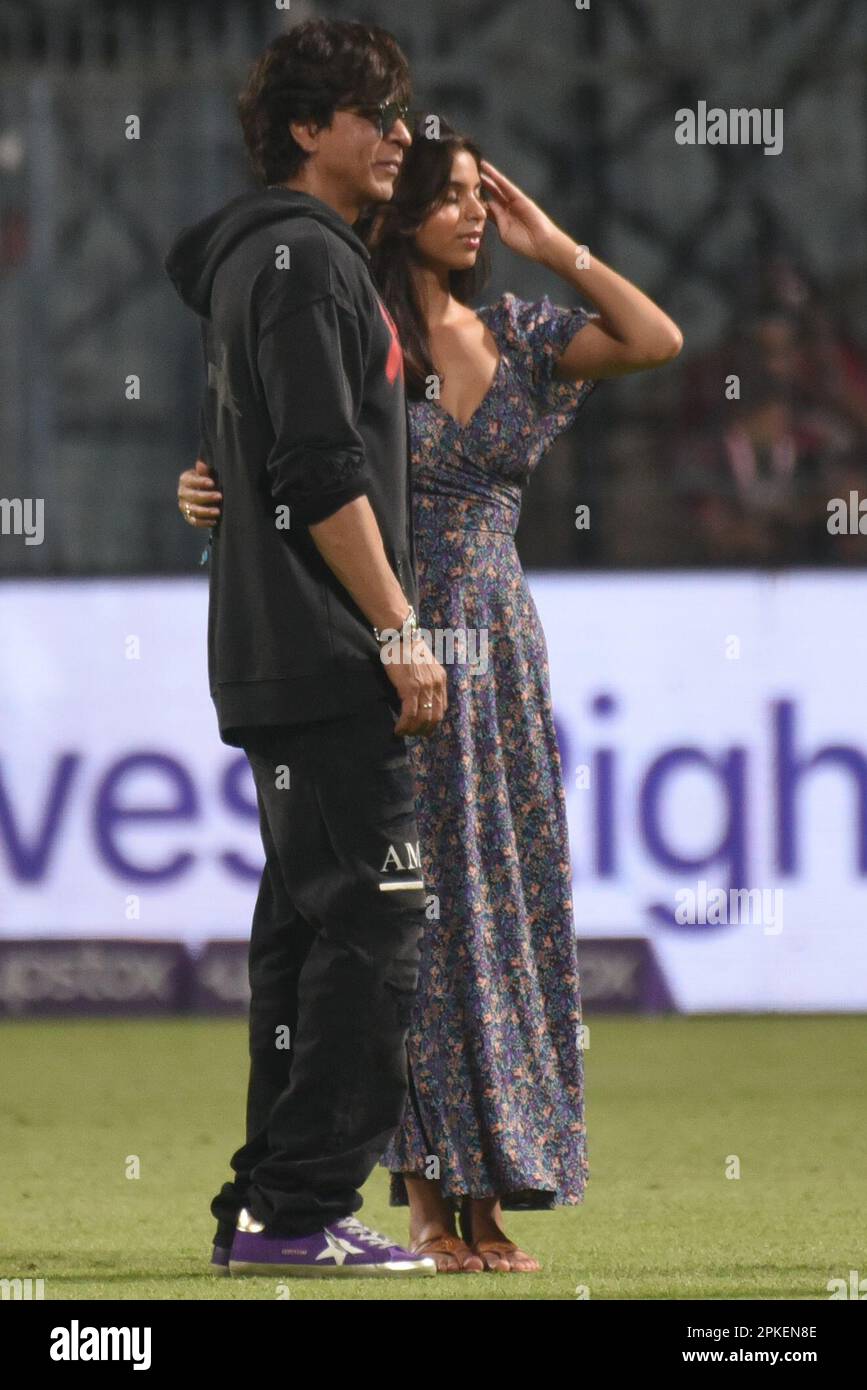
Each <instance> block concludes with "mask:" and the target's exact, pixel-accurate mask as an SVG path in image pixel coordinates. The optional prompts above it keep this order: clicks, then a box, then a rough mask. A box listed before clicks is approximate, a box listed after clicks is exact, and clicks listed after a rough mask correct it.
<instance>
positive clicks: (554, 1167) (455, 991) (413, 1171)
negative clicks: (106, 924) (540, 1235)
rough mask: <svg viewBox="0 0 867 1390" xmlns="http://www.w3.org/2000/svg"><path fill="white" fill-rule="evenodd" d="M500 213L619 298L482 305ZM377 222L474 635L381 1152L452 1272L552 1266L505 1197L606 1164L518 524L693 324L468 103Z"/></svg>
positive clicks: (581, 1183) (432, 571)
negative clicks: (527, 172)
mask: <svg viewBox="0 0 867 1390" xmlns="http://www.w3.org/2000/svg"><path fill="white" fill-rule="evenodd" d="M489 215H490V216H491V217H492V218H493V220H494V222H495V224H496V227H497V230H498V232H499V236H500V239H501V241H502V242H503V243H504V244H505V245H506V246H507V247H509V248H510V249H511V250H513V251H515V252H517V253H519V254H521V255H524V256H526V257H527V258H529V259H531V260H535V261H537V262H540V263H543V264H544V265H546V266H547V267H548V268H549V269H550V270H551V271H552V272H554V273H555V274H559V275H560V276H561V277H562V279H563V280H564V282H565V283H566V284H569V285H571V286H572V287H574V288H576V289H580V290H581V292H582V293H583V294H584V295H585V296H586V298H588V299H589V300H591V301H592V302H593V303H594V305H595V307H596V308H597V310H598V313H597V314H596V315H595V316H591V315H589V314H588V313H587V312H586V311H585V310H583V309H580V308H572V309H565V308H559V307H557V306H556V305H554V304H552V302H551V300H550V299H549V297H548V296H547V295H545V296H543V298H542V299H541V300H540V301H538V302H535V303H528V302H526V301H524V300H521V299H519V298H517V297H516V296H515V295H513V294H509V293H507V294H504V295H503V296H502V297H501V298H500V299H499V300H497V302H496V303H494V304H490V305H486V306H485V307H483V308H481V309H479V310H478V311H477V312H473V311H472V310H471V309H469V308H468V307H467V304H468V301H469V300H470V299H471V298H473V297H475V296H476V295H477V294H478V292H479V290H480V288H481V284H482V280H483V275H484V262H483V259H481V258H480V250H481V243H482V236H483V233H484V229H485V224H486V221H487V220H488V216H489ZM362 223H363V226H362ZM362 223H359V224H356V227H355V230H356V231H358V232H359V234H360V235H363V236H364V237H365V239H366V240H367V242H368V245H369V246H370V249H371V258H372V264H371V269H372V271H373V274H374V278H375V279H376V281H377V284H378V287H379V288H380V291H381V293H382V297H383V300H384V302H385V304H386V306H387V308H388V309H389V311H390V313H391V314H392V317H393V318H394V320H395V322H396V324H397V328H398V331H399V334H400V338H401V342H402V345H403V349H404V363H405V376H406V385H407V395H408V397H409V402H410V408H409V415H410V427H411V447H412V462H413V494H414V495H413V519H414V529H415V545H416V562H417V573H418V590H419V601H420V613H419V621H420V624H421V626H422V627H423V628H425V629H427V630H428V631H429V632H430V633H431V635H432V636H434V635H435V634H436V633H437V632H438V631H439V632H449V631H450V632H452V633H454V634H460V633H464V634H466V652H465V651H464V649H463V647H462V645H461V643H460V641H458V642H456V646H455V650H456V652H457V657H458V659H457V660H455V661H453V662H452V663H447V662H446V661H444V663H443V664H445V665H446V671H447V677H448V708H447V710H446V713H445V715H444V717H443V720H442V722H441V724H440V726H439V728H438V729H437V731H436V732H435V734H434V735H433V736H432V737H430V738H425V739H421V738H418V739H412V740H410V751H411V757H412V762H413V768H414V774H415V790H416V816H417V821H418V829H419V842H420V849H421V854H422V865H423V869H424V878H425V883H426V887H427V889H428V892H429V893H430V894H433V895H434V903H435V905H436V910H435V913H433V914H432V915H431V920H430V921H428V922H427V923H426V927H425V933H424V938H423V941H422V953H421V963H420V975H419V984H418V992H417V995H416V1000H415V1006H414V1014H413V1020H412V1023H411V1026H410V1030H409V1035H408V1038H407V1057H408V1070H409V1079H410V1088H409V1096H408V1099H407V1104H406V1108H405V1112H404V1117H403V1121H402V1123H401V1125H400V1127H399V1128H398V1130H397V1131H396V1133H395V1134H394V1136H393V1138H392V1141H391V1143H390V1144H389V1146H388V1148H387V1149H386V1151H385V1153H384V1154H383V1157H382V1160H381V1161H382V1163H383V1164H384V1165H385V1166H386V1167H387V1168H388V1169H389V1170H390V1172H391V1192H390V1199H391V1204H392V1205H403V1204H407V1203H408V1204H409V1207H410V1244H411V1245H412V1247H413V1249H415V1250H421V1251H423V1252H424V1253H426V1254H431V1255H432V1256H433V1257H434V1258H435V1259H436V1262H437V1266H438V1268H439V1269H440V1270H442V1271H459V1270H460V1271H464V1272H474V1271H479V1270H482V1269H494V1270H503V1271H506V1270H517V1271H529V1270H535V1269H539V1268H540V1265H539V1263H538V1261H537V1260H536V1259H535V1258H534V1257H533V1256H531V1255H529V1254H527V1253H526V1252H525V1251H523V1250H520V1249H519V1248H518V1247H517V1246H516V1245H515V1244H514V1243H513V1242H512V1241H510V1240H509V1239H508V1237H507V1236H506V1235H505V1233H504V1231H503V1229H502V1212H503V1211H504V1210H512V1209H529V1208H544V1209H550V1208H554V1207H556V1206H561V1205H572V1204H575V1203H578V1202H581V1201H582V1200H583V1196H584V1188H585V1184H586V1182H587V1179H588V1162H587V1144H586V1130H585V1116H584V1072H583V1054H582V1045H581V1003H580V990H579V973H578V962H577V959H576V949H575V935H574V923H573V915H572V899H571V887H572V874H571V867H570V860H569V841H568V831H567V825H566V813H565V800H564V793H563V784H562V772H561V765H560V756H559V751H558V747H557V739H556V734H555V729H554V721H553V716H552V708H551V694H550V689H549V683H548V661H547V652H546V647H545V638H544V634H543V631H542V627H541V624H540V622H539V616H538V613H537V611H536V607H535V605H534V602H533V598H532V595H531V593H530V590H529V588H528V586H527V582H526V579H525V577H524V574H523V571H522V569H521V564H520V560H519V558H518V554H517V550H516V548H515V542H514V536H515V530H516V528H517V524H518V518H519V515H520V508H521V496H522V491H523V488H524V486H525V485H526V483H527V481H528V479H529V478H530V476H531V474H532V473H533V470H534V469H535V468H536V466H537V464H538V463H539V460H540V459H541V458H542V456H543V454H544V453H545V451H546V450H547V448H548V447H549V446H550V444H551V442H552V440H553V439H554V438H555V437H556V436H557V434H559V433H560V432H561V431H563V430H565V429H566V428H567V427H568V426H569V425H570V424H571V423H572V421H573V420H574V419H575V416H576V413H577V412H578V410H579V409H580V407H581V405H582V404H583V402H584V400H585V399H586V397H587V395H588V394H589V392H590V391H591V390H592V387H593V384H594V382H595V381H596V380H598V379H599V378H602V377H611V376H618V375H621V374H623V373H626V372H631V371H638V370H641V369H643V368H647V367H652V366H658V365H661V364H662V363H663V362H666V361H669V360H670V359H671V358H672V357H674V356H675V355H676V354H677V352H678V351H679V350H680V346H681V341H682V340H681V337H680V333H679V331H678V329H677V328H676V326H675V325H674V324H673V323H672V321H671V320H670V319H669V318H668V317H667V315H665V314H664V313H663V312H662V310H661V309H659V308H658V307H657V306H656V305H655V304H654V303H653V302H652V301H651V300H650V299H648V298H647V297H646V296H645V295H644V294H642V292H641V291H640V290H638V289H637V288H636V287H635V286H634V285H631V284H630V283H629V282H628V281H627V280H625V279H623V277H621V276H619V275H618V274H616V272H614V271H612V270H611V269H609V268H608V267H606V266H604V265H602V264H601V262H599V261H597V260H596V259H595V258H591V257H590V256H589V255H588V254H587V252H586V248H579V247H578V246H577V244H576V243H575V242H574V241H573V240H572V239H571V238H570V237H568V236H567V235H566V233H565V232H563V231H562V230H561V229H559V228H558V227H556V225H555V224H554V223H553V222H552V221H551V220H550V219H549V218H548V217H547V216H546V215H545V213H544V212H542V210H541V209H540V208H539V207H538V206H537V205H536V204H535V203H534V202H532V200H531V199H529V198H528V197H526V195H524V194H523V193H521V191H520V190H519V189H518V188H517V187H516V186H515V185H514V184H512V183H511V182H509V180H508V179H506V178H505V177H504V175H502V174H501V173H500V172H499V171H498V170H497V169H495V168H494V166H493V165H491V164H489V163H488V162H487V161H485V160H483V159H482V157H481V154H480V152H479V150H478V148H477V147H476V146H475V144H473V142H472V141H469V140H467V139H465V138H463V137H460V136H458V135H456V134H454V133H453V132H452V131H451V130H449V129H448V127H446V126H445V123H444V122H443V123H442V124H441V131H440V138H439V139H437V140H430V139H428V138H426V136H425V134H420V133H419V131H418V130H417V131H416V135H415V138H414V141H413V144H412V146H411V148H410V149H408V150H407V151H406V152H405V155H404V167H403V170H402V172H401V175H400V178H399V179H398V181H397V185H396V188H395V194H394V198H393V200H392V202H391V203H389V204H387V205H385V206H384V207H382V208H380V209H377V210H376V211H375V212H374V211H372V212H371V214H370V216H369V217H368V218H366V219H362ZM178 496H179V502H180V505H181V507H182V508H183V509H184V513H185V515H186V517H187V520H189V521H190V522H191V523H192V524H193V525H200V526H209V525H212V524H213V522H214V520H215V519H216V518H217V516H218V515H219V501H220V498H219V495H218V494H216V493H215V492H214V489H213V481H212V479H211V478H210V476H209V474H208V469H207V466H206V465H205V464H204V463H203V462H202V461H201V460H200V461H199V462H198V464H197V465H196V469H195V470H188V471H187V472H186V473H184V474H183V475H182V477H181V483H180V488H179V494H178ZM437 655H438V656H440V654H439V652H437ZM473 658H475V661H474V660H473ZM440 660H443V658H442V657H441V656H440ZM456 1216H459V1218H460V1229H461V1235H460V1236H459V1235H458V1232H457V1230H456V1226H455V1218H456ZM461 1237H463V1239H462V1238H461Z"/></svg>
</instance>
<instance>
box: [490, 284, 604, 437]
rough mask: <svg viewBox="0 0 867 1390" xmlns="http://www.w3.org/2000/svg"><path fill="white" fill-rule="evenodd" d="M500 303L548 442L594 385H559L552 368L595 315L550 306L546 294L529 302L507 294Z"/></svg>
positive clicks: (568, 382)
mask: <svg viewBox="0 0 867 1390" xmlns="http://www.w3.org/2000/svg"><path fill="white" fill-rule="evenodd" d="M503 304H504V309H505V316H506V323H507V332H508V334H509V336H510V337H511V338H512V342H513V348H514V352H515V357H516V361H517V363H518V366H519V369H520V370H522V372H523V375H524V380H525V383H526V386H527V390H528V392H529V394H530V396H531V398H532V400H533V403H534V405H535V407H536V409H537V411H538V413H539V416H540V424H542V425H543V426H544V427H545V430H546V433H550V435H551V438H553V437H554V435H556V434H559V433H560V431H562V430H565V429H567V428H568V427H569V425H571V423H572V421H573V420H574V418H575V416H576V414H577V413H578V411H579V410H580V408H581V406H582V405H583V404H584V402H585V401H586V399H587V397H588V396H589V395H590V392H591V391H592V390H593V388H594V387H595V385H596V382H595V381H591V380H590V379H589V378H588V379H587V380H585V381H582V382H581V383H580V384H576V383H574V382H571V381H558V380H557V378H556V377H555V376H554V366H555V364H556V362H557V359H558V357H559V356H560V354H561V353H562V352H563V350H564V348H565V347H566V346H567V344H568V343H569V342H571V340H572V338H574V336H575V334H576V333H578V332H579V330H580V329H582V328H583V327H584V325H585V324H586V323H590V322H592V320H593V319H594V318H596V317H598V316H597V315H595V314H589V313H588V312H587V310H586V309H579V308H571V309H564V308H561V307H560V305H559V304H552V303H551V300H550V299H549V298H548V295H547V294H546V295H543V296H542V298H541V299H539V300H536V301H533V302H531V301H528V300H525V299H518V297H517V295H514V294H508V293H507V294H505V295H504V296H503Z"/></svg>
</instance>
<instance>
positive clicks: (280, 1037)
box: [211, 697, 425, 1244]
mask: <svg viewBox="0 0 867 1390" xmlns="http://www.w3.org/2000/svg"><path fill="white" fill-rule="evenodd" d="M397 715H398V704H397V700H396V697H395V700H394V702H392V701H390V700H389V699H388V698H387V697H383V698H382V699H379V700H377V701H375V702H372V703H370V704H367V705H365V706H363V707H362V708H361V709H359V710H356V711H355V712H354V713H353V714H351V715H348V716H344V717H342V718H340V719H330V720H326V721H321V722H317V723H311V724H305V725H295V726H291V727H279V728H262V729H257V730H251V731H250V733H249V736H248V737H246V738H245V740H244V748H245V752H246V754H247V757H248V759H249V762H250V765H251V767H252V769H253V776H254V778H255V781H256V790H257V795H258V801H259V812H260V822H261V830H262V841H263V844H264V847H265V856H266V863H265V869H264V872H263V874H262V882H261V886H260V890H259V897H258V899H257V902H256V909H255V912H254V915H253V927H252V932H251V937H250V989H251V999H250V1081H249V1089H248V1096H247V1143H246V1144H244V1145H243V1147H242V1148H240V1149H239V1150H238V1151H237V1153H235V1154H234V1155H233V1157H232V1160H231V1166H232V1169H233V1171H234V1173H235V1179H234V1182H230V1183H225V1184H224V1186H223V1188H222V1189H221V1191H220V1193H219V1194H218V1195H217V1196H216V1197H215V1198H214V1200H213V1202H212V1203H211V1211H212V1213H213V1215H214V1216H215V1217H216V1218H217V1220H218V1222H219V1223H220V1227H219V1238H220V1240H221V1242H224V1243H227V1244H228V1243H230V1242H231V1230H232V1228H233V1226H234V1223H235V1220H236V1218H237V1213H238V1211H239V1209H240V1208H241V1207H242V1206H246V1207H248V1208H249V1210H250V1211H251V1212H252V1214H253V1216H254V1217H255V1218H256V1219H257V1220H259V1221H263V1222H264V1223H265V1227H266V1230H267V1231H269V1232H271V1233H274V1234H278V1233H279V1234H284V1235H309V1234H311V1233H312V1232H314V1231H318V1230H321V1228H322V1227H323V1226H325V1225H327V1224H329V1223H330V1222H332V1221H335V1220H338V1219H339V1218H340V1217H342V1216H348V1215H350V1214H351V1213H352V1212H355V1211H357V1210H358V1208H359V1207H360V1206H361V1202H362V1199H361V1195H360V1192H359V1188H360V1187H362V1185H363V1184H364V1182H365V1181H366V1180H367V1178H368V1177H369V1176H370V1173H371V1172H372V1170H373V1168H374V1167H375V1165H376V1163H377V1161H378V1159H379V1157H380V1155H381V1154H382V1152H383V1150H384V1149H385V1147H386V1145H387V1144H388V1142H389V1139H390V1138H391V1136H392V1134H393V1133H394V1130H395V1129H396V1128H397V1126H398V1124H399V1123H400V1121H401V1118H402V1114H403V1106H404V1102H405V1099H406V1090H407V1061H406V1036H407V1032H408V1029H409V1024H410V1017H411V1010H412V1004H413V1000H414V998H415V994H416V989H417V985H418V967H419V960H420V955H421V950H420V947H421V935H422V931H423V929H424V921H425V916H424V906H425V889H424V884H423V879H422V873H421V867H420V862H419V846H418V831H417V827H416V820H415V803H414V798H413V786H412V775H411V770H410V765H409V759H408V756H407V750H406V743H405V740H404V738H403V737H401V736H399V735H397V734H395V732H394V724H395V721H396V719H397ZM287 782H288V786H287V785H286V783H287ZM287 1030H288V1031H287ZM287 1038H288V1041H289V1043H290V1046H289V1048H288V1050H287V1049H286V1047H285V1043H286V1041H287Z"/></svg>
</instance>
